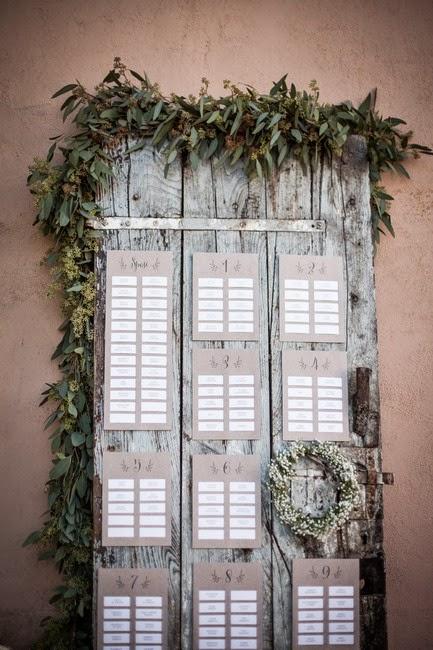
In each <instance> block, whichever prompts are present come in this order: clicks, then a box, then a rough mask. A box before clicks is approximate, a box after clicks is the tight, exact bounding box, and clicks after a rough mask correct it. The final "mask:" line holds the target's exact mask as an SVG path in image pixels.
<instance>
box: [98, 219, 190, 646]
mask: <svg viewBox="0 0 433 650" xmlns="http://www.w3.org/2000/svg"><path fill="white" fill-rule="evenodd" d="M110 249H115V250H171V251H172V252H173V264H174V279H175V282H174V285H173V426H172V429H171V431H104V429H103V401H104V395H103V376H104V334H103V332H104V319H105V288H106V287H105V269H106V251H107V250H110ZM180 266H181V234H180V233H177V232H169V233H166V232H165V231H149V232H144V231H129V232H128V231H107V232H106V233H104V237H103V240H102V241H101V250H100V252H99V253H98V254H97V257H96V274H97V278H98V279H97V304H96V314H95V401H94V404H95V407H94V430H95V448H94V451H95V480H94V486H95V498H94V518H95V521H96V522H100V508H101V500H100V495H101V476H102V455H103V452H104V450H106V449H111V450H117V451H130V452H145V451H156V452H163V451H165V452H168V453H169V454H170V458H171V473H172V475H171V479H172V521H171V526H172V543H171V546H170V547H162V546H139V547H102V546H101V537H100V525H97V526H96V527H95V539H94V567H95V586H96V577H97V569H98V568H99V567H113V568H114V567H116V568H119V567H140V568H141V567H143V568H145V567H148V568H167V569H168V570H169V609H170V616H169V618H168V639H169V644H170V647H174V648H176V647H179V645H180V609H179V605H180V553H181V549H180V530H181V524H180V500H181V494H180V485H181V468H180V463H179V458H180V402H181V398H180V384H181V376H180V368H181V359H180V317H181V286H180V284H179V282H177V281H176V279H177V278H178V277H179V275H180V272H181V268H180ZM95 629H96V627H95Z"/></svg>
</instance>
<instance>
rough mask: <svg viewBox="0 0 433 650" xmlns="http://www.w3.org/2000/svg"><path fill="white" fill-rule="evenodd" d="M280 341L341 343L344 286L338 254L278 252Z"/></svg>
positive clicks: (343, 327)
mask: <svg viewBox="0 0 433 650" xmlns="http://www.w3.org/2000/svg"><path fill="white" fill-rule="evenodd" d="M279 267H280V339H281V341H329V342H341V343H344V341H345V336H346V288H345V283H344V278H343V260H342V258H341V257H326V256H312V255H280V256H279Z"/></svg>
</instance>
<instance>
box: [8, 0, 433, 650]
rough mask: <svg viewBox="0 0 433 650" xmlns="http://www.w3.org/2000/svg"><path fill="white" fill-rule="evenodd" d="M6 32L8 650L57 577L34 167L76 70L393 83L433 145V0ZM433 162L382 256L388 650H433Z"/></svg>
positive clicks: (263, 82)
mask: <svg viewBox="0 0 433 650" xmlns="http://www.w3.org/2000/svg"><path fill="white" fill-rule="evenodd" d="M0 5H1V14H0V15H1V20H0V61H1V63H0V66H1V69H0V92H1V104H0V111H1V127H2V128H1V135H0V138H1V139H0V143H1V167H0V168H1V174H0V183H1V196H2V202H1V208H0V246H1V249H0V252H1V257H0V260H1V281H2V284H1V289H0V314H1V317H0V345H1V352H0V360H1V361H0V368H1V373H0V401H1V403H0V407H1V414H2V415H1V418H0V427H1V438H0V489H1V504H0V508H1V511H0V522H1V523H0V643H1V642H3V643H7V644H9V645H11V646H12V647H13V648H14V649H17V650H18V649H24V648H28V647H29V645H30V642H31V641H32V640H34V639H35V637H36V635H37V632H38V621H39V619H40V618H41V617H42V616H43V615H46V614H47V613H48V611H49V608H48V606H47V600H48V597H49V593H50V589H51V588H52V586H53V585H54V584H55V583H56V580H57V577H56V576H55V574H54V572H53V569H52V568H51V567H50V566H49V565H45V564H44V563H38V562H37V561H36V554H35V552H34V550H32V549H22V548H20V543H21V541H22V539H23V538H24V537H25V535H26V534H27V533H28V532H29V531H31V530H33V529H35V528H36V527H37V526H38V525H39V523H40V521H41V519H40V514H41V513H42V512H43V510H44V509H45V494H44V491H43V484H44V481H45V478H46V476H47V473H48V470H49V467H50V457H49V451H48V442H47V435H46V434H45V433H43V432H42V424H43V420H44V417H45V416H46V412H44V411H43V410H42V409H39V408H38V406H37V404H38V400H39V393H40V391H41V389H42V386H43V383H44V381H47V380H50V379H54V378H55V377H56V376H57V371H56V367H55V365H54V364H51V363H50V361H49V358H50V354H51V351H52V350H53V347H54V346H55V344H56V342H57V339H58V333H57V332H56V326H57V325H58V323H59V321H60V315H59V312H58V307H57V305H56V304H55V303H54V302H52V301H50V300H48V299H47V298H46V296H45V286H46V284H47V282H48V276H47V273H46V271H45V270H44V269H43V268H41V267H40V264H39V261H40V258H41V256H42V254H43V252H44V250H45V248H46V242H44V241H43V240H42V238H41V236H40V235H39V234H38V232H37V231H36V230H35V229H32V227H31V222H32V218H33V215H32V202H31V199H30V198H29V195H28V193H27V190H26V187H25V176H26V171H27V165H28V163H29V162H30V161H31V159H32V158H33V156H37V155H40V154H42V153H43V152H44V151H45V149H46V145H47V140H48V137H49V136H52V135H56V134H58V133H60V132H61V131H62V130H63V127H62V125H61V122H60V120H59V116H58V108H59V102H58V101H51V100H49V97H50V96H51V94H52V92H53V91H54V90H56V89H57V88H59V87H60V86H62V85H63V84H64V83H66V82H68V81H71V80H73V79H74V78H76V77H77V76H78V77H80V79H81V80H82V81H83V82H84V83H85V84H88V85H90V86H92V85H94V84H95V83H97V82H98V81H99V80H100V79H101V78H102V75H103V73H104V72H105V71H106V70H107V69H108V67H109V66H110V64H111V61H112V58H113V57H114V56H115V55H119V56H121V57H122V58H123V59H124V60H125V62H127V63H128V65H130V66H131V67H133V68H135V69H138V70H142V69H143V68H144V67H145V68H146V70H147V72H148V73H149V75H150V76H151V77H152V78H153V79H155V80H158V81H159V82H160V83H161V86H162V88H163V89H164V90H166V91H167V92H169V91H171V90H173V91H176V92H179V93H185V94H187V93H189V92H193V91H195V90H197V89H198V87H199V85H200V79H201V77H202V75H205V76H206V77H207V78H209V79H210V80H211V81H212V86H211V89H212V91H213V92H214V93H218V92H220V91H222V80H223V79H225V78H230V79H232V80H233V81H239V82H251V83H253V84H254V85H256V86H258V87H259V88H260V89H263V90H266V89H268V88H269V84H270V81H272V80H275V79H276V78H278V77H279V76H281V75H282V74H283V73H284V72H288V73H289V78H291V79H293V80H294V82H295V83H296V84H297V85H298V86H304V87H305V86H306V85H307V84H308V82H309V81H310V80H311V79H312V78H315V79H317V80H318V81H319V83H320V86H321V89H322V97H323V99H328V100H330V101H335V100H342V99H346V98H348V97H350V98H352V99H353V100H354V101H358V100H360V99H362V98H363V96H364V95H365V94H366V93H367V91H368V90H370V88H372V87H374V86H378V87H379V89H380V90H379V106H380V109H381V110H382V111H383V113H385V114H387V115H388V114H390V113H391V114H394V115H399V116H400V115H401V116H403V117H405V118H406V119H407V121H408V123H409V125H411V126H414V127H415V128H416V136H417V140H418V141H422V142H423V143H426V144H429V145H433V136H432V126H433V112H432V94H431V88H432V82H433V4H432V3H431V1H428V0H426V1H424V0H412V1H411V2H409V1H403V0H386V1H385V0H382V1H381V2H373V1H371V0H359V1H356V0H349V1H347V0H345V1H344V2H343V1H342V0H320V1H319V0H317V1H313V0H297V1H295V0H285V1H283V0H265V1H263V0H262V1H261V2H258V1H256V0H237V1H232V2H227V1H224V0H222V1H220V2H215V1H212V2H211V1H208V0H201V1H200V2H198V1H194V0H129V1H128V0H115V1H114V0H106V1H102V0H94V1H93V2H88V1H86V2H84V1H83V0H74V1H71V0H69V1H68V2H66V1H65V0H39V1H36V0H28V1H25V0H3V1H2V2H1V3H0ZM432 170H433V161H432V160H431V159H423V160H422V161H421V162H419V163H418V164H416V165H413V166H411V172H412V176H413V181H412V182H407V181H406V180H402V179H393V178H388V179H386V181H387V184H388V188H389V189H390V191H391V192H392V193H393V194H394V195H395V199H396V200H395V202H394V210H393V215H394V222H395V227H396V232H397V239H396V240H395V241H392V240H391V239H387V240H386V241H385V242H384V243H383V244H382V245H381V247H380V252H379V255H378V258H377V301H378V325H379V346H380V371H381V394H382V425H383V447H384V466H385V469H386V470H388V471H393V472H394V473H395V478H396V485H395V487H388V488H386V490H385V508H386V544H385V546H386V552H387V558H388V590H389V596H388V610H389V637H390V648H391V650H405V649H406V648H408V647H410V648H411V650H427V649H428V648H431V647H433V629H432V627H433V623H432V614H433V589H432V584H433V582H432V581H433V569H432V543H431V539H432V534H433V521H432V505H431V504H432V498H433V477H432V472H431V465H432V461H433V451H432V442H431V439H432V428H433V399H432V394H433V369H432V363H433V347H432V323H433V290H432V278H431V268H432V261H433V239H432V234H433V221H432V219H431V201H432V198H433V190H432V188H431V181H432Z"/></svg>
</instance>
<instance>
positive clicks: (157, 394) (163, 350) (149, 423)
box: [104, 251, 173, 430]
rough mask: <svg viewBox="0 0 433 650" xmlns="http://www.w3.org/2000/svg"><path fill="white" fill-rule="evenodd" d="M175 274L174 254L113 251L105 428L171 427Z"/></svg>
mask: <svg viewBox="0 0 433 650" xmlns="http://www.w3.org/2000/svg"><path fill="white" fill-rule="evenodd" d="M172 275H173V255H172V253H168V252H161V251H154V252H147V251H108V252H107V296H106V321H105V412H104V428H105V429H122V430H124V429H134V430H136V429H138V430H146V429H148V430H160V429H161V430H167V429H170V426H171V395H172V386H171V382H172V359H171V357H172V282H173V281H172Z"/></svg>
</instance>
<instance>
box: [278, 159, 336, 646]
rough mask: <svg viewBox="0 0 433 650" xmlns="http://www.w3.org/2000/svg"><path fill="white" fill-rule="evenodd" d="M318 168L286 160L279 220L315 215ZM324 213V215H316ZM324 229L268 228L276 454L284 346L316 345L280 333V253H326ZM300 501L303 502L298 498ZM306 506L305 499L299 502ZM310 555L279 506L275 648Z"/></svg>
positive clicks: (284, 642) (288, 638)
mask: <svg viewBox="0 0 433 650" xmlns="http://www.w3.org/2000/svg"><path fill="white" fill-rule="evenodd" d="M311 188H312V170H311V168H309V169H308V170H307V173H304V172H303V170H302V168H301V166H300V164H299V163H298V162H296V161H288V162H286V163H284V164H283V166H282V168H281V169H280V171H279V173H278V175H277V174H276V175H274V176H272V177H271V178H270V179H269V180H268V182H267V188H266V197H267V214H268V218H273V219H288V218H297V219H312V218H313V215H312V193H311ZM314 218H318V215H314ZM323 236H324V235H323V234H322V233H319V232H314V233H282V232H277V233H268V234H267V240H268V285H269V300H268V317H269V332H270V334H269V344H270V347H269V357H270V361H271V383H270V394H271V423H272V424H271V432H272V450H273V454H276V453H278V451H279V450H280V449H282V448H283V447H284V446H285V445H284V443H283V442H282V431H283V420H282V415H283V414H282V370H281V356H282V350H283V349H311V348H312V346H311V344H309V343H291V342H284V343H283V342H281V341H280V333H279V279H278V278H279V275H278V274H279V270H278V257H279V255H282V254H292V255H294V254H295V255H307V254H313V255H320V254H321V252H322V250H321V247H322V240H323ZM292 489H293V498H296V499H297V500H300V501H301V502H302V499H304V502H305V495H306V480H303V481H301V482H297V484H296V485H294V486H293V488H292ZM298 502H299V501H298ZM299 506H301V503H299ZM304 554H305V552H304V549H303V545H302V542H301V541H300V540H299V539H298V538H296V537H295V536H294V535H293V534H292V532H291V531H290V529H289V528H288V527H287V526H285V525H283V524H281V523H280V521H279V519H278V517H277V515H276V513H275V511H273V513H272V570H273V615H274V631H273V633H274V646H273V647H274V648H275V650H286V649H287V648H290V647H291V643H292V625H291V611H292V588H291V584H292V579H291V572H292V566H291V560H292V558H294V557H303V556H304Z"/></svg>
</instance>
